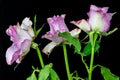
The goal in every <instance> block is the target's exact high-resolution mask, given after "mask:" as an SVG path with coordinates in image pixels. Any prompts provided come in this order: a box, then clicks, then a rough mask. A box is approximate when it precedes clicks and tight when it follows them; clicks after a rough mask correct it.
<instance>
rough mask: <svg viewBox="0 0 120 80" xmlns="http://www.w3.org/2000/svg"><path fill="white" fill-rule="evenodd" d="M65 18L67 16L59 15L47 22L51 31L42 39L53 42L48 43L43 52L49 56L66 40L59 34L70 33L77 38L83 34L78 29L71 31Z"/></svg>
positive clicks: (48, 19)
mask: <svg viewBox="0 0 120 80" xmlns="http://www.w3.org/2000/svg"><path fill="white" fill-rule="evenodd" d="M65 16H66V15H65V14H62V15H60V16H59V15H57V16H53V17H50V18H47V22H48V24H49V26H50V31H49V32H46V34H45V35H43V36H42V38H46V39H49V40H51V41H52V42H50V43H48V45H46V46H45V48H44V49H43V50H42V51H43V53H45V54H47V55H48V53H50V52H51V51H52V50H53V48H54V47H55V46H57V45H59V44H60V43H61V42H63V41H64V40H65V39H64V38H63V37H59V36H58V33H59V32H69V33H70V34H71V36H73V37H75V36H77V35H78V34H79V33H80V32H81V30H80V29H77V28H76V29H73V30H72V31H69V30H68V28H67V25H66V24H65V21H64V19H65Z"/></svg>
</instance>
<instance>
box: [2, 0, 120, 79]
mask: <svg viewBox="0 0 120 80" xmlns="http://www.w3.org/2000/svg"><path fill="white" fill-rule="evenodd" d="M117 3H119V2H118V0H117V1H115V0H73V1H72V0H55V1H53V0H40V1H38V0H0V80H25V79H26V78H27V77H28V76H29V75H30V74H31V72H32V68H31V66H32V65H34V66H35V67H40V64H39V60H38V57H37V54H36V52H35V50H33V49H31V51H30V52H29V54H28V55H27V56H26V58H25V59H24V60H23V61H22V63H21V64H20V65H19V66H18V67H17V68H16V70H15V71H14V67H15V65H16V63H14V64H13V65H11V66H8V65H7V64H6V61H5V52H6V49H7V48H8V47H9V46H10V45H11V44H12V42H10V40H9V36H7V35H6V33H5V30H6V29H7V28H8V27H9V25H15V24H16V23H17V22H20V23H21V21H22V20H23V19H24V18H25V17H30V18H31V20H32V21H33V17H34V15H35V14H36V15H37V28H39V27H40V26H42V24H43V23H47V21H46V19H47V18H48V17H52V16H53V15H61V14H66V18H65V21H66V24H67V25H68V26H70V27H68V28H69V29H70V30H72V29H73V28H75V27H76V26H74V25H72V24H70V23H69V22H70V21H71V20H79V19H82V18H85V19H87V18H88V16H87V14H86V13H87V12H88V11H89V7H90V5H91V4H94V5H96V6H99V7H105V6H108V7H110V8H109V11H108V12H112V13H113V12H117V13H116V14H115V15H114V16H113V18H112V20H111V27H110V30H112V29H114V28H115V27H117V28H118V30H117V31H116V32H115V33H113V34H111V35H110V36H107V37H103V38H102V41H101V44H100V51H99V53H98V54H96V55H95V63H94V64H101V65H103V66H106V67H108V68H109V69H110V70H111V72H112V73H114V74H116V75H118V76H120V65H119V64H120V57H119V54H120V51H119V50H120V47H119V45H120V42H119V41H120V29H119V27H120V9H119V7H120V5H119V4H117ZM46 31H49V27H48V25H47V24H46V25H45V27H44V28H43V30H42V31H41V33H40V35H39V36H38V38H37V40H36V42H37V43H40V44H41V45H40V49H42V48H43V47H44V46H45V45H46V44H47V43H48V42H49V40H46V39H41V36H42V35H43V34H45V32H46ZM81 37H82V36H81ZM67 48H68V54H69V62H70V63H69V64H70V69H71V72H74V71H75V70H77V71H78V72H79V75H80V76H83V77H86V76H87V73H86V71H85V69H84V65H83V64H82V63H81V59H80V56H79V55H77V54H73V50H71V49H69V47H67ZM42 56H43V59H44V62H45V64H48V63H50V62H52V63H53V68H54V69H55V71H56V72H57V73H58V75H59V76H60V78H61V80H67V77H66V72H65V66H64V58H63V53H62V47H61V46H58V47H56V48H55V49H54V50H53V52H52V54H51V55H50V57H49V58H48V57H47V56H46V55H45V54H42ZM87 60H88V63H89V58H88V59H87ZM99 71H100V70H99V69H96V70H95V71H94V72H93V75H94V76H93V80H103V79H102V77H101V75H100V72H99Z"/></svg>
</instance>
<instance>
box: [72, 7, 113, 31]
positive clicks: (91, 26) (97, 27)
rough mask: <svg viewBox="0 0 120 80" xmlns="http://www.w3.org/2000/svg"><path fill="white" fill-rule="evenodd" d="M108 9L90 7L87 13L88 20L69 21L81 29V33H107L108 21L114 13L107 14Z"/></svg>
mask: <svg viewBox="0 0 120 80" xmlns="http://www.w3.org/2000/svg"><path fill="white" fill-rule="evenodd" d="M107 11H108V7H103V8H101V7H97V6H95V5H91V6H90V11H89V12H88V13H87V14H88V17H89V19H88V20H87V21H86V20H85V19H82V20H79V21H71V23H73V24H74V25H76V26H78V27H79V28H81V29H82V30H83V31H85V32H88V31H96V32H107V31H108V30H109V27H110V21H111V19H112V16H113V14H114V13H107Z"/></svg>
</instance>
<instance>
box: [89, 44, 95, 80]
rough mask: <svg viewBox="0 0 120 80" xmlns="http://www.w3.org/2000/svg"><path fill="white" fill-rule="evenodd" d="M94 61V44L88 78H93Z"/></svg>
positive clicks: (90, 79)
mask: <svg viewBox="0 0 120 80" xmlns="http://www.w3.org/2000/svg"><path fill="white" fill-rule="evenodd" d="M93 61H94V46H92V51H91V59H90V69H89V75H88V80H92V71H93Z"/></svg>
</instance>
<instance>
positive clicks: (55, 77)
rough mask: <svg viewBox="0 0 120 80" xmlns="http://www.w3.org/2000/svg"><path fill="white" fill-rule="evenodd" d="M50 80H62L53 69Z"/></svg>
mask: <svg viewBox="0 0 120 80" xmlns="http://www.w3.org/2000/svg"><path fill="white" fill-rule="evenodd" d="M50 80H60V78H59V76H58V75H57V73H56V72H55V71H54V70H53V69H51V71H50Z"/></svg>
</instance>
